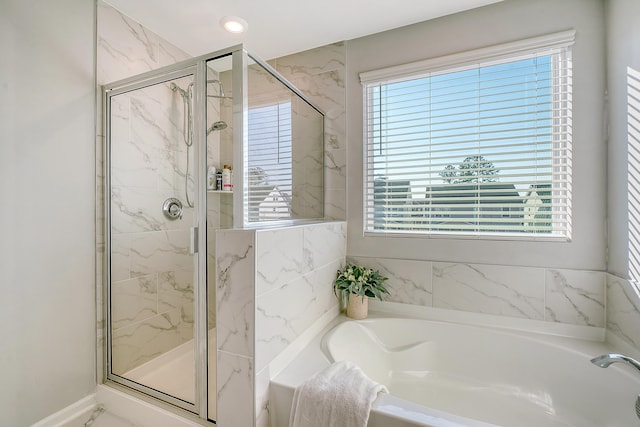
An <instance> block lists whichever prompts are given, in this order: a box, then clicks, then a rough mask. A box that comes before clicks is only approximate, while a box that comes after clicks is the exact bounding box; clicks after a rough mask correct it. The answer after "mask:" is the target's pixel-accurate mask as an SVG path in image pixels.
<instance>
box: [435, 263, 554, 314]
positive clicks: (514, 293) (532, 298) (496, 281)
mask: <svg viewBox="0 0 640 427" xmlns="http://www.w3.org/2000/svg"><path fill="white" fill-rule="evenodd" d="M433 306H434V307H438V308H447V309H453V310H462V311H471V312H478V313H485V314H495V315H502V316H511V317H521V318H528V319H537V320H543V319H544V269H540V268H530V267H506V266H494V265H477V264H458V263H444V262H434V263H433Z"/></svg>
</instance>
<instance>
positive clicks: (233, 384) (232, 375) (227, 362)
mask: <svg viewBox="0 0 640 427" xmlns="http://www.w3.org/2000/svg"><path fill="white" fill-rule="evenodd" d="M217 388H218V396H217V397H218V402H217V408H218V409H217V419H216V422H217V424H218V425H220V426H226V427H251V426H253V425H254V422H255V408H254V367H253V359H252V358H250V357H245V356H240V355H237V354H233V353H227V352H224V351H218V372H217Z"/></svg>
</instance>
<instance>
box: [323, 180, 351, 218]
mask: <svg viewBox="0 0 640 427" xmlns="http://www.w3.org/2000/svg"><path fill="white" fill-rule="evenodd" d="M346 194H347V192H346V190H345V189H344V188H339V189H337V188H328V187H327V188H325V193H324V217H325V219H327V220H340V219H345V218H346V215H347V209H346V206H347V204H346V200H347V199H346V197H347V196H346Z"/></svg>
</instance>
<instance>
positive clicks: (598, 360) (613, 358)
mask: <svg viewBox="0 0 640 427" xmlns="http://www.w3.org/2000/svg"><path fill="white" fill-rule="evenodd" d="M616 362H623V363H626V364H628V365H631V366H633V367H634V368H635V369H636V370H637V371H638V372H640V362H638V361H637V360H635V359H632V358H630V357H629V356H625V355H623V354H617V353H610V354H603V355H601V356H598V357H594V358H593V359H591V363H593V364H594V365H597V366H600V367H601V368H608V367H609V365H611V364H612V363H616Z"/></svg>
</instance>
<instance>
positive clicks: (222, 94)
mask: <svg viewBox="0 0 640 427" xmlns="http://www.w3.org/2000/svg"><path fill="white" fill-rule="evenodd" d="M207 84H217V85H218V95H209V94H207V97H208V98H231V97H230V96H225V94H224V88H223V87H222V82H221V81H220V80H217V79H215V80H207Z"/></svg>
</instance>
